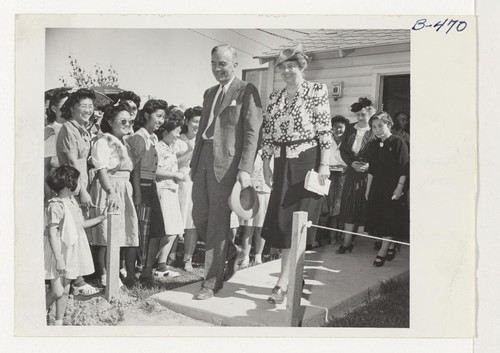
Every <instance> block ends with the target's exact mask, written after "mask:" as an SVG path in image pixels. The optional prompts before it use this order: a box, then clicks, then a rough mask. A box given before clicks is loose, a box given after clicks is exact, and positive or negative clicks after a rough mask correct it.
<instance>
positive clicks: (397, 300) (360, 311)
mask: <svg viewBox="0 0 500 353" xmlns="http://www.w3.org/2000/svg"><path fill="white" fill-rule="evenodd" d="M325 326H327V327H395V328H408V327H409V326H410V279H409V277H405V278H403V279H398V280H389V281H386V282H382V283H381V286H380V293H379V296H377V297H375V298H374V297H373V293H371V292H370V293H368V294H367V298H366V300H365V302H364V303H363V305H361V306H359V307H357V308H355V309H354V310H353V311H351V312H349V313H347V314H345V315H343V316H341V317H334V318H332V319H331V320H330V321H329V322H328V323H327V324H326V325H325Z"/></svg>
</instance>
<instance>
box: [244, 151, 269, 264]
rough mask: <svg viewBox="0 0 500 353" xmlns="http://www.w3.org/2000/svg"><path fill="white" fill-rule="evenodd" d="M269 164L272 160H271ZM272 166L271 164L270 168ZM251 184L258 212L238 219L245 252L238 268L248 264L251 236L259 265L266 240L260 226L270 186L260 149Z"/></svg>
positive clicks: (264, 214) (267, 201)
mask: <svg viewBox="0 0 500 353" xmlns="http://www.w3.org/2000/svg"><path fill="white" fill-rule="evenodd" d="M271 164H273V163H272V161H271ZM272 169H273V167H272V166H271V170H272ZM252 186H253V188H254V189H255V191H256V192H257V197H258V199H259V212H258V213H257V214H256V215H255V217H253V218H250V219H249V220H243V219H241V220H240V224H241V226H242V228H243V235H242V238H241V246H242V248H243V252H244V253H245V258H244V259H243V261H242V263H241V264H240V268H246V267H249V266H250V249H251V248H252V238H254V239H255V264H256V265H259V264H261V263H262V251H263V250H264V245H265V243H266V241H265V240H264V239H263V238H262V237H261V233H262V226H263V225H264V219H265V218H266V212H267V205H268V204H269V195H270V194H271V188H270V187H269V186H267V185H266V182H265V180H264V173H263V170H262V149H260V150H259V151H258V152H257V156H256V157H255V162H254V165H253V173H252Z"/></svg>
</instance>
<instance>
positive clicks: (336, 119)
mask: <svg viewBox="0 0 500 353" xmlns="http://www.w3.org/2000/svg"><path fill="white" fill-rule="evenodd" d="M338 123H341V124H344V125H345V126H346V127H347V126H349V120H347V119H346V118H345V117H344V116H343V115H335V116H334V117H333V118H332V126H333V125H334V124H338Z"/></svg>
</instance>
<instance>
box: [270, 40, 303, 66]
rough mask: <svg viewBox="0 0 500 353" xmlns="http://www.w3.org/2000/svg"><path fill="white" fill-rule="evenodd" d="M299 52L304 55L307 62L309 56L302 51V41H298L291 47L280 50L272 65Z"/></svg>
mask: <svg viewBox="0 0 500 353" xmlns="http://www.w3.org/2000/svg"><path fill="white" fill-rule="evenodd" d="M299 53H300V54H302V55H304V58H305V59H306V60H307V62H308V63H309V61H310V60H309V57H308V56H307V55H306V54H304V52H303V51H302V43H299V44H297V45H295V46H294V47H292V48H288V49H284V50H282V51H281V52H280V54H279V55H278V58H277V59H276V63H275V64H274V66H278V65H279V64H281V63H283V62H285V61H287V60H289V59H290V58H291V57H293V56H294V55H297V54H299Z"/></svg>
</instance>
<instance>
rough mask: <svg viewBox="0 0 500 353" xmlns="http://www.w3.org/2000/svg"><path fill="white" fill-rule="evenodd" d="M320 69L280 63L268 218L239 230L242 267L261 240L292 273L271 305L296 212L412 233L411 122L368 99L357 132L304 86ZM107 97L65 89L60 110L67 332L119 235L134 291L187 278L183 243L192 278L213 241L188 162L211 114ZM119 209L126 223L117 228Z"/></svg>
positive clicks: (57, 154) (258, 166) (322, 95)
mask: <svg viewBox="0 0 500 353" xmlns="http://www.w3.org/2000/svg"><path fill="white" fill-rule="evenodd" d="M289 54H290V53H289ZM307 64H308V58H307V56H306V55H305V54H303V53H302V52H301V51H295V52H293V53H291V54H290V55H285V57H284V60H282V61H278V62H277V68H278V69H279V71H280V72H281V74H282V77H283V79H284V81H285V83H286V84H287V86H286V87H285V88H284V89H283V90H281V91H278V92H274V93H273V94H271V96H270V100H269V106H268V108H267V113H266V114H265V117H264V124H263V134H262V143H261V148H260V149H259V152H258V153H257V156H256V159H255V167H254V172H253V174H252V185H253V186H254V188H255V189H256V191H257V195H258V197H259V204H260V208H259V212H258V213H257V215H256V216H255V217H254V218H252V219H250V220H247V221H243V220H241V222H240V221H239V220H238V218H237V217H233V221H232V224H231V228H234V229H236V230H237V229H238V228H239V227H240V232H239V234H240V243H241V245H242V247H243V251H244V255H245V256H244V259H243V261H242V262H241V264H240V267H242V268H244V267H247V266H249V265H250V250H251V248H252V246H251V244H252V238H253V239H254V240H255V247H254V249H255V257H254V261H255V264H259V263H261V262H262V254H263V250H264V244H265V242H266V241H267V242H268V244H269V245H270V246H271V247H272V248H276V249H281V259H282V268H281V274H280V277H279V280H278V283H277V285H276V286H275V288H273V290H272V294H271V297H270V298H269V301H270V302H274V303H280V302H282V301H283V299H284V297H285V295H286V288H287V283H288V272H287V271H288V267H289V259H290V256H289V254H288V253H289V248H290V236H291V230H290V225H291V218H290V217H291V214H292V213H293V212H294V211H296V210H307V211H309V212H310V215H311V218H312V219H313V220H314V219H318V218H319V216H320V212H321V209H322V207H321V203H323V202H324V203H325V204H327V205H328V208H327V216H328V217H327V223H328V225H330V226H333V227H335V228H343V229H345V230H347V231H350V232H357V233H364V232H367V233H369V234H372V235H375V236H380V237H384V238H387V239H407V238H408V233H409V232H408V224H409V219H408V214H409V211H408V201H409V199H408V190H409V188H408V182H409V180H408V176H409V156H408V148H409V130H408V127H409V121H408V116H407V115H406V114H405V113H399V114H396V116H395V120H394V121H393V119H392V118H391V116H390V115H389V114H387V113H386V112H383V111H377V110H376V109H375V108H374V107H373V105H372V103H371V101H370V100H369V99H367V98H360V99H359V101H357V102H355V103H354V104H352V106H351V111H352V112H353V113H354V114H355V115H356V118H357V122H355V123H354V124H351V123H350V122H349V120H347V119H346V118H345V117H343V116H340V115H337V116H334V117H331V116H330V109H329V101H328V90H327V88H326V85H324V84H320V83H313V82H309V81H306V80H304V79H303V77H302V74H303V71H304V70H305V69H306V67H307ZM95 98H96V96H95V92H94V91H93V90H92V89H87V88H80V89H73V90H69V89H64V88H63V89H60V90H56V91H55V92H53V94H52V96H51V97H49V103H48V107H47V113H46V127H45V163H44V168H45V169H44V171H45V173H44V178H45V184H44V185H45V189H44V190H45V207H46V212H45V213H46V217H45V219H46V229H45V233H44V234H45V237H44V251H45V279H46V280H48V281H50V287H49V290H48V292H47V294H46V305H47V309H49V308H50V307H51V305H52V304H53V303H54V302H55V303H56V324H61V323H62V318H63V315H64V310H65V305H66V300H67V296H68V293H69V290H70V286H71V284H72V287H73V291H74V293H75V294H80V295H87V296H88V295H94V294H96V293H98V292H99V289H97V288H95V287H93V286H91V285H90V284H88V283H86V282H85V280H84V279H83V276H87V275H91V274H93V273H97V274H98V275H99V276H100V277H99V278H100V283H101V284H102V285H103V286H104V285H106V276H107V273H106V266H105V263H106V262H105V259H106V245H107V236H108V234H112V236H113V237H116V239H118V241H117V242H118V243H119V245H120V247H121V248H122V258H121V261H122V263H123V264H124V266H122V269H121V271H120V272H121V276H122V279H123V283H124V284H125V285H128V286H132V285H134V283H135V282H136V281H137V278H138V277H139V276H137V275H136V270H137V268H141V272H140V279H141V280H152V279H153V278H154V276H168V277H176V276H179V273H178V272H177V271H176V269H175V267H172V266H171V265H172V264H173V263H174V261H175V259H176V252H177V249H176V248H177V243H178V242H179V240H182V241H183V243H184V254H183V256H182V259H183V265H182V267H183V268H184V270H186V271H193V266H192V257H193V253H194V252H195V248H196V245H197V243H198V241H199V240H203V239H198V234H197V232H196V229H195V227H194V225H193V220H192V217H191V210H192V206H193V205H192V198H191V190H192V181H191V178H190V167H189V165H190V160H191V155H192V152H193V149H194V141H195V138H196V134H197V132H198V124H199V121H200V116H201V107H193V108H189V109H186V110H185V111H183V110H182V109H180V108H179V107H172V106H171V107H169V106H168V104H167V102H166V101H164V100H161V99H151V100H149V101H147V102H146V103H145V104H144V105H143V106H142V107H141V99H140V97H139V96H138V95H137V94H135V93H134V92H132V91H124V92H121V93H120V94H119V95H118V96H117V99H116V101H115V102H113V103H110V104H109V105H107V106H106V107H104V108H102V109H101V110H102V111H101V112H100V113H102V114H96V107H95V106H94V101H95ZM98 116H102V117H101V118H100V119H98V118H97V117H98ZM291 122H292V123H291ZM332 136H333V138H332ZM325 151H328V152H325ZM280 156H281V157H283V158H280ZM271 157H272V158H271ZM273 161H274V165H273ZM312 168H315V169H316V170H317V171H318V173H319V175H320V178H327V177H329V178H330V180H331V181H332V183H331V188H330V192H329V194H328V196H327V197H322V196H320V195H316V194H312V193H310V192H307V191H304V188H303V183H304V175H305V173H306V172H307V171H308V170H309V169H312ZM323 181H324V179H323ZM268 204H269V207H268ZM323 209H325V208H324V207H323ZM144 210H147V213H148V217H147V218H148V219H149V242H148V244H147V249H143V250H144V251H143V252H144V253H145V254H146V256H145V257H141V256H140V253H141V252H140V251H138V246H139V238H140V237H139V233H140V231H139V229H140V227H139V224H140V222H139V219H140V218H141V217H143V214H144ZM108 212H112V213H113V214H114V217H113V222H112V223H111V225H110V224H108V222H107V221H106V218H107V215H108ZM266 212H267V215H266ZM233 216H234V215H233ZM109 226H111V227H112V229H110V230H109V229H108V227H109ZM235 234H238V232H237V231H235ZM339 239H340V241H342V244H341V245H340V247H339V248H338V249H337V251H336V252H337V253H338V254H345V253H346V252H352V251H353V247H354V238H353V237H352V236H351V235H350V234H345V235H343V236H342V237H341V238H337V237H332V240H334V241H335V240H339ZM91 246H92V247H94V251H91ZM395 255H396V252H395V248H394V243H390V242H383V243H382V244H381V246H380V249H379V253H378V255H377V257H376V259H375V261H374V262H373V265H374V266H377V267H380V266H383V265H384V263H385V261H391V260H392V259H393V258H394V257H395ZM92 256H93V257H92ZM179 267H181V266H179Z"/></svg>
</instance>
